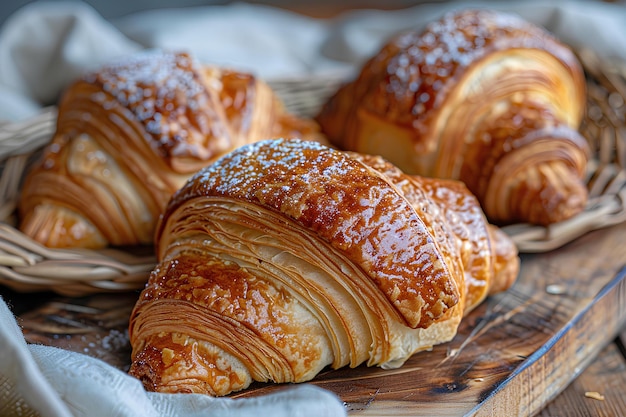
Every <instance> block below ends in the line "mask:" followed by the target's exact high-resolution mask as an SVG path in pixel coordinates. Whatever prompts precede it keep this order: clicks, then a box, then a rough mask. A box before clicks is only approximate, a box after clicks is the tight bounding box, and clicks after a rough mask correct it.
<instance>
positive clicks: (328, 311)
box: [129, 139, 519, 395]
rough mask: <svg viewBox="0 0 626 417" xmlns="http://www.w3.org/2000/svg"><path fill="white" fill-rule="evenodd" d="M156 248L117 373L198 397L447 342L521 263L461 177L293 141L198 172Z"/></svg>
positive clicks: (178, 198)
mask: <svg viewBox="0 0 626 417" xmlns="http://www.w3.org/2000/svg"><path fill="white" fill-rule="evenodd" d="M495 243H498V244H501V246H500V247H499V248H496V247H495V246H494V245H495ZM156 247H157V255H158V260H159V263H158V265H157V266H156V268H155V269H154V270H153V272H152V274H151V276H150V279H149V282H148V284H147V286H146V288H145V289H144V290H143V292H142V293H141V295H140V297H139V299H138V301H137V303H136V305H135V308H134V310H133V312H132V314H131V319H130V324H129V337H130V341H131V345H132V348H133V351H132V365H131V368H130V374H131V375H134V376H136V377H137V378H139V379H140V380H141V381H142V382H143V384H144V386H145V387H146V388H147V389H149V390H154V391H161V392H200V393H207V394H210V395H226V394H228V393H230V392H233V391H237V390H241V389H244V388H246V387H247V386H248V385H249V384H250V383H251V382H252V381H274V382H302V381H307V380H310V379H312V378H313V377H315V375H316V374H317V373H319V372H320V371H321V370H322V369H323V368H325V367H326V366H329V365H330V366H331V367H333V368H339V367H343V366H351V367H354V366H357V365H359V364H361V363H367V364H368V365H370V366H372V365H378V366H382V367H385V368H391V367H397V366H401V365H402V364H403V363H404V361H405V360H406V359H407V358H408V357H409V356H411V355H412V354H413V353H415V352H418V351H421V350H426V349H429V348H431V347H432V346H433V345H435V344H439V343H443V342H446V341H449V340H450V339H452V337H454V335H455V333H456V330H457V326H458V324H459V321H460V320H461V318H462V316H463V314H464V312H467V311H469V310H471V309H472V308H474V307H475V306H476V305H477V304H478V303H480V302H481V301H482V300H484V298H485V297H486V296H487V295H488V293H489V292H490V291H491V292H492V291H494V289H495V290H504V289H506V288H507V287H508V286H510V285H511V284H512V282H513V280H514V279H515V277H516V276H517V271H518V267H519V259H518V257H517V252H516V248H515V246H514V245H513V244H512V243H511V242H510V241H509V240H508V237H507V236H506V235H505V234H504V233H502V232H500V231H499V230H498V229H496V228H495V227H493V226H490V225H488V223H487V222H486V220H485V217H484V215H483V213H482V211H481V210H480V207H479V205H478V202H477V200H476V199H475V198H474V197H473V196H472V195H471V194H470V193H469V192H468V191H467V188H466V187H465V186H464V185H463V184H462V183H460V182H457V181H452V180H436V179H424V178H419V177H413V176H409V175H406V174H403V173H402V172H401V171H400V170H399V169H397V168H396V167H395V166H393V165H391V164H390V163H388V162H386V161H384V160H382V159H381V158H380V157H372V156H364V155H358V154H350V153H344V152H341V151H338V150H333V149H331V148H329V147H326V146H324V145H322V144H319V143H316V142H311V141H308V142H307V141H300V140H296V139H292V140H271V141H261V142H257V143H255V144H250V145H246V146H243V147H242V148H239V149H237V150H235V151H233V152H231V153H229V154H227V155H226V156H224V157H223V158H221V159H220V160H218V161H217V162H216V163H215V164H213V165H212V166H210V167H208V168H205V169H203V170H201V171H200V172H199V173H198V174H197V175H195V176H194V177H192V178H191V179H190V181H189V182H188V183H187V184H186V185H185V186H183V187H182V188H181V190H180V191H178V192H177V193H176V194H175V195H174V197H173V198H172V200H171V201H170V203H169V205H168V206H167V208H166V210H165V212H164V215H163V217H162V218H161V219H160V221H159V225H158V226H157V232H156Z"/></svg>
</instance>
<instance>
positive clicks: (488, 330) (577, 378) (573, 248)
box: [0, 224, 626, 417]
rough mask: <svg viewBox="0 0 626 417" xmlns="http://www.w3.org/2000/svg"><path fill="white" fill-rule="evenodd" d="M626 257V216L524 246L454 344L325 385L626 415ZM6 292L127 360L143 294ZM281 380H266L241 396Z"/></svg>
mask: <svg viewBox="0 0 626 417" xmlns="http://www.w3.org/2000/svg"><path fill="white" fill-rule="evenodd" d="M625 261H626V224H621V225H618V226H614V227H611V228H607V229H603V230H599V231H595V232H592V233H589V234H588V235H586V236H583V237H582V238H579V239H577V240H576V241H575V242H573V243H571V244H569V245H567V246H566V247H564V248H561V249H558V250H556V251H553V252H549V253H543V254H532V255H524V256H523V257H522V271H521V273H520V278H519V279H518V282H516V284H515V286H514V287H513V288H512V289H511V290H509V292H507V293H505V294H502V295H500V296H496V297H493V298H491V299H489V300H487V302H485V303H483V305H481V307H479V308H478V309H477V310H476V311H475V312H472V313H471V314H470V316H468V317H467V318H466V319H464V322H463V324H462V325H461V328H460V329H459V334H458V335H457V337H456V338H455V339H454V340H453V341H452V342H451V343H449V344H445V345H441V346H438V347H436V348H435V349H434V350H433V351H432V352H425V353H420V354H417V355H415V356H414V357H413V358H411V359H410V360H409V361H408V362H407V364H405V366H404V367H402V368H400V370H399V371H398V372H388V371H384V370H380V369H378V368H366V367H358V368H356V369H340V370H336V371H328V372H324V373H322V374H321V375H319V377H318V378H316V379H315V381H314V383H315V384H317V385H319V386H322V387H324V388H327V389H330V390H332V391H334V392H336V393H337V394H338V395H339V396H340V397H341V398H342V399H343V400H344V401H345V402H346V404H347V405H348V407H349V413H350V415H381V414H387V415H440V416H443V415H448V416H457V415H489V416H501V415H516V414H517V415H540V416H545V417H547V416H618V415H626V401H625V398H624V387H625V386H626V356H625V355H626V349H624V342H625V341H626V328H625V327H624V326H625V324H626V269H625V268H624V264H625V263H626V262H625ZM0 294H1V295H2V296H3V297H4V298H5V300H7V301H8V303H9V305H10V307H11V308H12V309H13V311H14V312H15V313H16V314H17V315H18V316H19V322H20V324H21V326H22V327H23V330H24V333H25V336H26V339H27V341H29V342H31V343H43V344H48V345H53V346H58V347H62V348H66V349H70V350H74V351H78V352H82V353H85V354H88V355H91V356H95V357H99V358H101V359H103V360H105V361H107V362H109V363H111V364H112V365H114V366H116V367H118V368H120V369H127V367H128V364H129V345H128V340H127V338H125V337H124V331H125V329H126V326H127V323H128V314H129V313H130V309H131V308H132V305H133V304H134V301H135V299H136V297H137V293H136V292H134V293H122V294H101V295H94V296H89V297H84V298H80V299H72V298H67V297H60V296H56V295H54V294H49V293H39V294H27V295H25V294H17V293H15V292H12V291H9V290H7V289H6V288H0ZM416 378H420V379H421V381H416ZM280 388H281V387H280V386H275V385H271V384H268V385H255V386H253V387H252V388H251V389H249V390H246V391H244V392H243V393H241V394H237V395H236V396H249V395H258V394H263V393H266V392H271V391H272V390H275V389H280ZM600 396H602V397H603V399H600V398H601V397H600ZM424 407H426V408H424ZM420 410H421V411H420ZM422 412H423V413H425V414H423V413H422Z"/></svg>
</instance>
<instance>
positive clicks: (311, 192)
mask: <svg viewBox="0 0 626 417" xmlns="http://www.w3.org/2000/svg"><path fill="white" fill-rule="evenodd" d="M198 196H206V197H211V196H226V197H229V198H234V199H241V200H245V201H248V202H252V203H255V204H260V205H263V206H264V207H267V208H270V209H273V210H276V211H278V212H280V213H282V214H283V215H285V216H287V217H289V218H291V219H293V220H295V221H296V222H298V223H300V224H301V225H303V226H305V227H307V228H309V229H311V230H313V231H315V232H316V233H317V234H318V235H319V236H320V237H322V238H323V239H325V240H327V241H328V242H330V243H331V245H332V246H334V247H335V248H337V249H338V250H341V251H343V252H344V253H345V254H346V256H348V257H349V258H350V259H352V260H353V261H355V262H356V263H357V264H358V265H360V266H361V268H362V269H363V270H365V271H366V272H367V273H368V274H369V275H370V277H372V279H373V280H374V281H375V282H376V284H377V285H378V286H379V287H380V288H381V290H382V291H383V292H385V293H386V294H387V296H388V298H389V299H390V301H391V302H392V303H393V304H394V305H395V306H396V308H397V309H398V310H399V311H400V313H401V314H402V315H403V316H404V317H405V319H406V320H407V322H409V323H410V325H411V326H424V325H426V324H427V323H428V322H430V321H431V320H432V319H433V317H429V316H428V314H425V312H426V311H430V310H431V309H432V306H433V305H435V304H436V303H438V302H439V301H441V299H442V296H441V294H444V296H443V302H444V303H445V304H446V305H447V307H451V306H453V305H454V304H455V303H456V302H457V299H456V287H455V286H454V283H453V282H451V281H452V280H451V279H450V276H449V273H448V271H447V270H446V268H445V266H444V263H443V262H442V261H441V253H440V252H439V251H438V250H437V248H436V245H435V243H434V240H433V238H432V236H430V234H429V233H428V231H427V229H426V227H425V226H424V224H423V222H422V220H421V219H420V218H419V216H418V215H417V213H416V212H415V210H414V209H413V208H412V206H411V205H410V204H409V203H408V202H407V201H406V200H405V199H404V198H403V196H402V195H401V194H400V193H399V192H398V191H397V190H396V188H395V187H392V186H391V185H390V184H389V183H388V182H387V181H385V180H384V179H383V178H381V177H380V175H378V174H377V173H375V171H373V170H371V169H370V168H367V167H366V166H365V165H363V164H362V163H360V162H358V161H357V160H355V159H352V158H351V157H349V156H348V155H347V154H345V153H342V152H339V151H336V150H333V149H331V148H328V147H326V146H323V145H321V144H319V143H316V142H307V141H301V140H283V139H279V140H268V141H261V142H257V143H253V144H250V145H246V146H244V147H241V148H239V149H237V150H235V151H233V152H231V153H230V154H228V155H226V156H224V157H222V158H221V159H220V160H218V161H217V162H216V163H214V164H213V165H211V166H210V167H208V168H205V169H204V170H202V171H200V172H199V173H197V174H196V175H195V176H194V177H193V178H192V179H191V180H190V181H189V182H188V183H187V184H186V185H185V186H184V187H183V188H182V189H181V190H180V191H179V192H178V193H177V194H176V195H175V196H174V198H173V200H172V203H171V205H170V207H169V208H168V211H169V210H173V209H175V208H176V207H178V206H180V205H181V204H184V202H185V201H186V200H188V199H192V198H195V197H198ZM207 201H208V202H209V203H210V199H208V200H207ZM166 215H167V213H166ZM444 312H445V309H444V311H441V312H439V313H440V314H443V313H444ZM435 318H436V317H435Z"/></svg>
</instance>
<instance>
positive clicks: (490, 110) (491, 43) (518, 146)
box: [317, 10, 588, 224]
mask: <svg viewBox="0 0 626 417" xmlns="http://www.w3.org/2000/svg"><path fill="white" fill-rule="evenodd" d="M584 107H585V81H584V74H583V72H582V69H581V66H580V64H579V63H578V61H577V59H576V57H575V55H574V54H573V53H572V52H571V50H570V49H569V48H567V47H566V46H564V45H563V44H562V43H560V42H559V41H557V40H556V39H555V38H554V37H553V36H552V35H551V34H549V33H547V32H546V31H545V30H543V29H542V28H539V27H537V26H535V25H532V24H530V23H528V22H525V21H524V20H522V19H520V18H517V17H515V16H512V15H508V14H504V13H500V12H495V11H486V10H466V11H459V12H454V13H449V14H447V15H445V16H444V17H443V18H442V19H441V20H439V21H437V22H433V23H432V24H430V25H428V26H427V28H426V29H425V30H424V31H423V32H415V31H411V32H405V33H402V34H399V35H398V36H396V37H395V38H394V39H392V40H391V41H390V42H389V43H387V44H386V45H385V46H384V47H383V48H382V49H381V50H380V51H379V52H378V53H377V54H376V55H375V56H374V57H372V58H371V59H370V60H369V61H368V62H367V63H365V64H364V66H363V68H362V70H361V73H360V74H359V76H358V77H357V78H356V79H355V80H354V81H353V82H350V83H348V84H347V85H345V86H343V87H342V88H340V89H339V91H337V93H336V94H335V95H334V96H333V97H331V99H330V100H329V101H328V103H326V105H325V106H324V107H323V109H322V110H321V112H320V114H319V115H318V117H317V120H318V121H319V123H320V125H321V126H322V130H323V131H324V133H326V134H327V136H328V138H329V140H330V141H331V142H332V143H333V144H335V145H336V146H338V147H339V148H342V149H345V150H352V151H357V152H361V153H367V154H373V155H382V156H383V157H385V158H386V159H387V160H389V161H391V162H392V163H394V164H395V165H397V166H398V167H399V168H401V169H402V170H403V171H405V172H407V173H412V174H419V175H424V176H428V177H437V178H452V179H460V180H462V181H463V182H465V183H466V184H467V186H468V187H469V189H470V191H471V192H472V193H474V194H475V195H476V196H477V198H478V199H479V201H480V202H481V204H482V206H483V209H484V210H485V212H486V214H487V216H488V217H489V218H490V220H492V221H495V222H498V223H511V222H532V223H537V224H550V223H554V222H558V221H561V220H564V219H566V218H569V217H571V216H573V215H575V214H576V213H578V212H580V211H581V210H582V209H583V207H584V205H585V204H586V199H587V193H586V189H585V187H584V183H583V182H582V176H583V174H584V171H585V167H586V162H587V153H588V150H587V145H586V142H585V140H584V139H583V138H582V136H581V135H580V134H579V133H578V132H577V128H578V125H579V123H580V121H581V118H582V116H583V113H584ZM538 141H539V142H541V143H535V142H538ZM550 142H555V144H554V145H546V144H547V143H550ZM546 146H547V147H548V148H550V150H548V151H545V152H543V156H542V157H539V158H533V157H529V154H532V153H534V152H535V151H536V150H537V149H538V148H542V147H546ZM531 148H532V149H531ZM554 148H557V149H558V150H556V151H554V150H552V149H554ZM511 164H513V165H515V166H516V167H518V169H516V170H515V172H514V173H511V174H510V175H509V172H507V171H509V167H510V166H511ZM503 178H504V179H503ZM555 178H556V180H555Z"/></svg>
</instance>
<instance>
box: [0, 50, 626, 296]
mask: <svg viewBox="0 0 626 417" xmlns="http://www.w3.org/2000/svg"><path fill="white" fill-rule="evenodd" d="M579 57H580V60H581V62H582V64H583V67H584V69H585V72H586V76H587V112H586V116H585V119H584V121H583V123H582V125H581V128H580V131H581V133H582V134H583V136H584V137H585V138H586V139H587V140H588V142H589V145H590V148H591V151H592V152H591V160H590V163H589V167H588V172H587V178H586V180H587V184H588V188H589V196H590V198H589V202H588V204H587V207H586V209H585V210H584V211H583V212H582V213H580V214H579V215H577V216H576V217H574V218H572V219H569V220H567V221H564V222H561V223H558V224H554V225H551V226H549V227H540V226H533V225H528V224H515V225H510V226H506V227H504V228H503V230H504V231H505V232H506V233H507V234H508V235H509V236H511V237H512V238H513V240H514V241H515V243H516V244H517V246H518V248H519V250H520V251H521V252H544V251H550V250H554V249H556V248H558V247H560V246H562V245H565V244H567V243H569V242H571V241H573V240H574V239H576V238H578V237H579V236H581V235H583V234H585V233H587V232H589V231H592V230H595V229H599V228H603V227H608V226H611V225H615V224H617V223H621V222H624V221H626V204H625V200H626V63H623V62H619V61H609V60H601V59H599V58H598V57H597V56H596V55H594V53H593V52H591V51H587V50H584V51H579ZM341 82H343V79H342V78H340V77H335V78H333V77H328V76H324V77H306V78H303V79H289V80H274V81H271V82H270V85H271V87H272V88H273V89H274V91H276V93H277V94H278V95H279V97H281V99H282V100H283V102H284V103H285V106H286V107H287V109H288V110H290V111H291V112H293V113H295V114H299V115H302V116H312V115H314V114H315V113H316V112H317V110H318V109H319V108H320V106H321V105H322V103H323V102H325V101H326V99H327V98H328V97H329V96H330V95H331V94H332V93H333V92H334V91H335V90H336V88H337V87H338V86H339V84H340V83H341ZM56 115H57V113H56V108H54V107H50V108H46V109H43V110H42V111H41V113H40V114H38V115H37V116H36V117H33V118H31V119H28V120H26V121H23V122H19V123H5V124H0V170H1V173H0V284H3V285H6V286H8V287H10V288H12V289H14V290H16V291H55V292H57V293H59V294H62V295H70V296H81V295H86V294H90V293H96V292H111V291H129V290H135V289H139V288H141V287H143V285H144V284H145V282H146V280H147V277H148V274H149V272H150V271H151V270H152V268H153V267H154V265H155V261H156V260H155V258H154V255H153V254H152V253H151V250H150V249H149V248H139V249H138V248H130V249H121V248H110V249H106V250H100V251H93V250H78V249H75V250H66V249H50V248H46V247H44V246H42V245H40V244H39V243H37V242H35V241H33V240H32V239H31V238H29V237H28V236H26V235H24V234H22V233H21V232H19V231H18V230H17V229H16V228H15V225H16V213H15V211H16V203H17V200H18V197H19V193H20V185H21V182H22V178H23V176H24V173H25V172H27V170H28V167H29V165H30V163H31V162H32V161H34V160H35V159H36V158H37V157H38V154H39V151H40V150H41V149H42V148H43V146H45V145H46V144H47V142H48V141H49V140H50V138H51V136H52V135H53V133H54V129H55V125H56Z"/></svg>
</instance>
